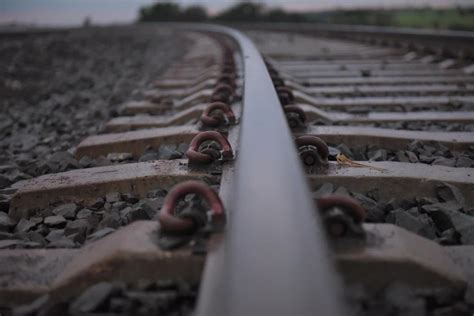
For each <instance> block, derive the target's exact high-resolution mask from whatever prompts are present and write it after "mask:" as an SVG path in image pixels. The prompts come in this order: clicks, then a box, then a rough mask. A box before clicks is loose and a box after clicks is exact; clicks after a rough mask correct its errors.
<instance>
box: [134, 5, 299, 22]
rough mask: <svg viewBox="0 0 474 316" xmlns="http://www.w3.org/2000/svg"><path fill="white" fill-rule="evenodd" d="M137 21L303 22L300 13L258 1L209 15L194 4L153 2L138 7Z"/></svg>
mask: <svg viewBox="0 0 474 316" xmlns="http://www.w3.org/2000/svg"><path fill="white" fill-rule="evenodd" d="M138 20H139V21H141V22H149V21H180V22H202V21H222V22H304V21H305V18H304V15H303V14H300V13H289V12H285V11H284V10H282V9H280V8H276V9H266V7H265V6H264V5H262V4H258V3H249V2H247V3H245V2H244V3H238V4H236V5H234V6H232V7H230V8H229V9H227V10H224V11H222V12H220V13H219V14H217V15H216V16H213V17H210V16H209V15H208V14H207V11H206V9H205V8H204V7H201V6H198V5H194V6H189V7H185V8H182V7H180V6H179V5H177V4H175V3H160V2H158V3H155V4H152V5H150V6H146V7H143V8H141V9H140V12H139V18H138Z"/></svg>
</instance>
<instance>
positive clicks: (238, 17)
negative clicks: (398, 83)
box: [138, 2, 474, 30]
mask: <svg viewBox="0 0 474 316" xmlns="http://www.w3.org/2000/svg"><path fill="white" fill-rule="evenodd" d="M138 20H139V21H141V22H149V21H180V22H223V23H225V22H299V23H300V22H301V23H304V22H306V23H331V24H357V25H379V26H398V27H421V28H423V27H424V28H441V29H456V30H474V7H473V8H455V9H430V8H425V9H397V10H335V11H327V12H298V13H296V12H287V11H284V10H283V9H280V8H272V9H269V8H267V7H265V6H264V5H263V4H259V3H250V2H241V3H237V4H236V5H234V6H232V7H230V8H228V9H226V10H224V11H222V12H220V13H219V14H217V15H215V16H212V17H211V16H209V15H208V13H207V11H206V9H205V8H204V7H201V6H197V5H196V6H189V7H181V6H179V5H178V4H175V3H160V2H157V3H154V4H152V5H149V6H146V7H143V8H141V9H140V12H139V17H138Z"/></svg>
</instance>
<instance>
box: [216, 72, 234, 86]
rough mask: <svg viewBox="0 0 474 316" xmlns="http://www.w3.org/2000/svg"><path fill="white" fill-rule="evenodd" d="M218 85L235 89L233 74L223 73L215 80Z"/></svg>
mask: <svg viewBox="0 0 474 316" xmlns="http://www.w3.org/2000/svg"><path fill="white" fill-rule="evenodd" d="M217 83H218V84H226V85H229V86H230V87H232V89H235V74H229V73H225V74H222V75H221V76H220V77H219V78H218V79H217Z"/></svg>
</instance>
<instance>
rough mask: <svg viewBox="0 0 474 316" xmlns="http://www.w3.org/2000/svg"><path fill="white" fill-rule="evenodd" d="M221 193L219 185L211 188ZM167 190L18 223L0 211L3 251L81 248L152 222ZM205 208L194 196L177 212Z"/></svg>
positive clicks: (112, 196) (54, 209)
mask: <svg viewBox="0 0 474 316" xmlns="http://www.w3.org/2000/svg"><path fill="white" fill-rule="evenodd" d="M211 187H212V188H213V189H214V190H216V191H218V186H211ZM166 194H167V191H166V190H163V189H156V190H153V191H150V192H148V194H147V197H146V198H142V199H139V198H137V197H136V196H134V195H132V194H121V193H119V192H111V193H109V194H107V195H106V196H105V197H99V198H97V199H96V200H95V201H94V203H92V204H91V205H82V204H78V203H67V204H59V205H56V206H51V207H49V208H46V209H42V210H37V211H36V213H35V214H33V215H32V216H31V217H30V218H27V219H26V218H22V219H20V220H19V221H18V222H15V221H14V220H13V219H12V218H10V217H9V216H8V213H7V212H1V211H0V249H6V248H9V249H14V248H78V247H81V246H82V245H84V244H87V243H89V242H93V241H95V240H98V239H100V238H103V237H105V236H107V235H108V234H110V233H113V232H114V231H115V230H117V229H119V228H120V227H122V226H125V225H127V224H129V223H131V222H134V221H137V220H150V219H153V218H154V217H155V215H156V213H157V211H158V210H160V209H161V207H162V205H163V200H164V197H165V196H166ZM199 208H206V204H205V202H204V201H203V200H202V199H201V198H200V197H199V196H197V195H195V194H188V195H187V196H186V197H185V199H183V200H181V201H180V202H179V203H178V205H177V210H176V211H177V212H178V213H179V212H183V211H186V210H187V211H189V210H191V209H193V210H195V209H199Z"/></svg>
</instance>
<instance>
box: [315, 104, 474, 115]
mask: <svg viewBox="0 0 474 316" xmlns="http://www.w3.org/2000/svg"><path fill="white" fill-rule="evenodd" d="M322 108H323V109H325V110H326V111H328V112H331V111H337V112H347V113H352V114H368V113H370V112H399V113H407V112H421V111H434V112H437V111H448V112H449V111H474V104H473V103H461V102H459V103H457V102H453V103H450V104H446V105H438V106H424V105H423V106H413V105H396V106H390V107H387V106H370V107H369V106H357V107H341V108H337V110H336V109H334V108H330V107H324V106H323V107H322Z"/></svg>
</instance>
